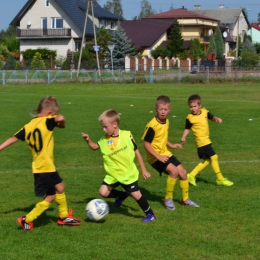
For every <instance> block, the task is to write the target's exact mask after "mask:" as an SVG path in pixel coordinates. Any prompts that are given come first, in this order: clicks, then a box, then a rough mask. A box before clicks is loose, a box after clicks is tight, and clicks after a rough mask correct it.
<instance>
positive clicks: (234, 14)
mask: <svg viewBox="0 0 260 260" xmlns="http://www.w3.org/2000/svg"><path fill="white" fill-rule="evenodd" d="M193 12H195V13H197V14H201V15H206V16H210V17H212V18H215V19H219V20H220V22H221V23H224V24H235V23H236V22H237V19H238V16H239V15H240V14H241V12H243V8H232V9H229V8H219V9H205V10H202V9H199V10H193ZM243 13H244V12H243ZM244 16H245V18H246V20H247V17H246V15H245V13H244ZM247 23H248V24H249V22H248V20H247Z"/></svg>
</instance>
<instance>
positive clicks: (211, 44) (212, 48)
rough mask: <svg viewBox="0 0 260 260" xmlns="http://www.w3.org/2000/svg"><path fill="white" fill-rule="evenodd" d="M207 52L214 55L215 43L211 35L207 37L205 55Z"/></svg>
mask: <svg viewBox="0 0 260 260" xmlns="http://www.w3.org/2000/svg"><path fill="white" fill-rule="evenodd" d="M209 52H214V53H216V43H215V37H214V35H213V33H212V34H211V35H210V36H209V48H208V52H207V53H209Z"/></svg>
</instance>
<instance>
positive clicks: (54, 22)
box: [51, 18, 63, 29]
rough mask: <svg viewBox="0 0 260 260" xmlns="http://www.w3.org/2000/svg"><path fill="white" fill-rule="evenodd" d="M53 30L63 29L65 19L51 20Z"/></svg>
mask: <svg viewBox="0 0 260 260" xmlns="http://www.w3.org/2000/svg"><path fill="white" fill-rule="evenodd" d="M51 28H52V29H61V28H63V19H62V18H51Z"/></svg>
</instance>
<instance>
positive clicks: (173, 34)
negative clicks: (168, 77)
mask: <svg viewBox="0 0 260 260" xmlns="http://www.w3.org/2000/svg"><path fill="white" fill-rule="evenodd" d="M167 49H168V50H169V51H170V52H171V56H172V57H177V56H178V55H179V54H180V53H182V52H183V51H184V46H183V39H182V35H181V28H180V26H179V22H178V20H177V19H175V21H174V24H173V26H172V28H171V31H170V35H169V41H168V45H167Z"/></svg>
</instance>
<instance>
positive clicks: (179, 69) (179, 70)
mask: <svg viewBox="0 0 260 260" xmlns="http://www.w3.org/2000/svg"><path fill="white" fill-rule="evenodd" d="M180 82H181V68H180V67H178V83H180Z"/></svg>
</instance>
